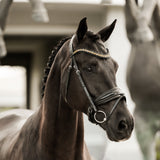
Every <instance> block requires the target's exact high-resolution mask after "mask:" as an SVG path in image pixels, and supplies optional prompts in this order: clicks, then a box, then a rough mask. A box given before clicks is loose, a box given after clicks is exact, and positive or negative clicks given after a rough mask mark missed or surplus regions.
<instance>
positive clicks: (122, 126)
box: [118, 120, 128, 131]
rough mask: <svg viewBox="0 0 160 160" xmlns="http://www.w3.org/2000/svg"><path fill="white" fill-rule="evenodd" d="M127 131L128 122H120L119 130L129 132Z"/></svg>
mask: <svg viewBox="0 0 160 160" xmlns="http://www.w3.org/2000/svg"><path fill="white" fill-rule="evenodd" d="M127 129H128V125H127V123H126V121H124V120H121V121H120V122H119V125H118V130H119V131H125V130H127Z"/></svg>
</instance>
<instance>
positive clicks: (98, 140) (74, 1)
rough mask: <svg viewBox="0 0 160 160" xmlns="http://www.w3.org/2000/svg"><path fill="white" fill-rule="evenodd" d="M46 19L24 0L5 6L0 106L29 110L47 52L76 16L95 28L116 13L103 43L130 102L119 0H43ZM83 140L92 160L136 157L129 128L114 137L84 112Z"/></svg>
mask: <svg viewBox="0 0 160 160" xmlns="http://www.w3.org/2000/svg"><path fill="white" fill-rule="evenodd" d="M43 1H44V2H45V7H46V9H47V11H48V15H49V19H50V21H49V22H48V23H40V22H38V23H37V22H34V21H33V20H32V14H31V12H32V11H31V6H30V4H29V3H28V1H25V0H15V1H14V3H13V4H12V7H11V8H10V11H9V14H8V18H7V23H6V28H5V31H4V39H5V42H6V48H7V56H5V57H4V58H3V59H2V64H3V66H0V111H3V110H6V109H11V108H27V109H33V110H35V109H36V108H37V107H38V106H39V104H40V101H41V98H40V97H41V96H40V95H41V91H40V88H41V80H42V77H43V70H44V67H45V66H46V63H47V59H48V56H49V55H50V53H51V51H52V49H53V47H54V46H55V45H56V44H57V42H58V41H59V40H60V39H61V38H62V37H65V36H68V35H71V34H73V33H74V32H75V31H76V27H77V25H78V22H79V21H80V20H81V19H82V18H83V17H87V21H88V27H89V29H90V30H92V31H95V32H96V31H98V30H99V29H101V28H103V27H104V26H106V25H108V24H110V23H111V22H112V21H113V20H114V19H117V25H116V27H115V30H114V32H113V34H112V35H111V38H110V39H109V41H108V42H107V43H106V46H107V47H108V48H109V50H110V54H111V56H112V57H113V58H114V59H115V60H116V61H117V62H118V64H119V70H118V72H117V83H118V86H119V87H120V88H121V89H122V90H123V92H124V93H125V94H126V97H127V103H128V108H129V110H130V111H131V112H132V113H133V110H134V103H133V102H132V100H131V98H130V95H129V91H128V88H127V85H126V69H127V61H128V57H129V53H130V47H131V46H130V43H129V41H128V39H127V36H126V29H125V17H124V3H125V1H124V0H43ZM85 141H86V143H87V145H88V147H89V151H90V153H91V154H92V155H93V157H95V159H96V160H102V159H104V160H106V159H107V160H115V159H118V160H128V159H129V160H135V159H136V160H142V154H141V152H140V149H139V145H138V143H137V140H136V138H135V134H134V133H133V134H132V137H131V138H130V139H129V140H128V141H126V142H120V143H114V142H110V141H109V140H108V139H107V136H106V134H105V132H104V131H103V130H102V129H101V128H99V127H98V126H95V125H92V124H91V123H89V122H88V120H87V117H86V116H85Z"/></svg>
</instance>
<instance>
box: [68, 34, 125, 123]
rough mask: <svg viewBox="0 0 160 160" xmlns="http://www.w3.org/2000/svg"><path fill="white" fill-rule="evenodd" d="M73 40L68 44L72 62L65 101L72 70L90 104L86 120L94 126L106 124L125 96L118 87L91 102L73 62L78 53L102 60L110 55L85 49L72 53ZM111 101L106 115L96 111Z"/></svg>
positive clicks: (76, 66)
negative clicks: (99, 117) (112, 103)
mask: <svg viewBox="0 0 160 160" xmlns="http://www.w3.org/2000/svg"><path fill="white" fill-rule="evenodd" d="M73 39H74V36H73V37H72V38H71V40H70V44H69V49H70V54H71V58H72V61H71V64H70V65H69V68H68V78H67V82H66V90H65V99H66V100H67V92H68V83H69V78H70V71H71V69H72V68H73V69H74V70H75V72H76V74H77V76H78V79H79V81H80V84H81V86H82V88H83V90H84V92H85V94H86V96H87V98H88V100H89V102H90V106H89V108H88V113H87V115H88V119H89V120H90V121H91V122H92V123H96V124H102V123H104V122H105V121H106V122H108V120H109V119H110V117H111V115H112V114H113V112H114V110H115V109H116V108H117V106H118V103H119V102H120V100H121V99H126V98H125V95H124V94H123V93H122V92H121V91H120V89H119V88H118V87H114V88H112V89H110V90H108V91H106V92H104V93H103V94H101V95H100V96H99V97H97V98H96V99H95V100H94V101H93V99H92V98H91V95H90V94H89V92H88V89H87V87H86V85H85V83H84V81H83V79H82V76H81V73H80V70H79V68H78V65H77V62H76V60H75V57H74V55H76V54H77V53H79V52H86V53H88V54H91V55H93V56H97V57H99V58H103V59H106V58H109V57H110V55H109V54H106V55H101V54H99V53H95V52H93V51H90V50H87V49H78V50H75V51H73ZM112 100H116V102H115V103H114V105H113V107H112V109H111V111H110V112H109V113H108V115H106V113H105V112H104V111H102V110H99V109H97V107H96V106H100V105H103V104H105V103H108V102H110V101H112ZM98 114H99V115H100V114H101V115H102V117H103V119H102V120H99V119H98Z"/></svg>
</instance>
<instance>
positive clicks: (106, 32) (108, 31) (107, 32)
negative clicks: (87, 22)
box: [98, 19, 117, 42]
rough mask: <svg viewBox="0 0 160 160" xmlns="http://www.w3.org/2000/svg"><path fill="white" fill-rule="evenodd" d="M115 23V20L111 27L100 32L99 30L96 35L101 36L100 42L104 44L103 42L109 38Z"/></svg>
mask: <svg viewBox="0 0 160 160" xmlns="http://www.w3.org/2000/svg"><path fill="white" fill-rule="evenodd" d="M116 21H117V20H116V19H115V20H114V21H113V22H112V24H111V25H109V26H107V27H105V28H103V29H102V30H100V31H99V32H98V34H99V35H100V36H101V40H102V41H103V42H105V41H106V40H107V39H108V38H109V37H110V35H111V33H112V32H113V29H114V27H115V24H116Z"/></svg>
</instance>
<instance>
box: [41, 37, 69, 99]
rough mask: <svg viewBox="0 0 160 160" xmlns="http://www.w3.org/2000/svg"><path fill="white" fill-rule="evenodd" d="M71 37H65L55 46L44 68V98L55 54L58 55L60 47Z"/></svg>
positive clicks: (42, 91) (42, 94) (42, 93)
mask: <svg viewBox="0 0 160 160" xmlns="http://www.w3.org/2000/svg"><path fill="white" fill-rule="evenodd" d="M68 39H70V37H66V38H63V39H62V40H61V41H60V42H59V43H58V44H57V46H55V47H54V49H53V50H52V53H51V55H50V56H49V58H48V62H47V66H46V67H45V69H44V76H43V80H42V89H41V97H42V98H43V96H44V90H45V86H46V82H47V78H48V74H49V72H50V70H51V66H52V63H53V61H54V58H55V56H56V55H57V53H58V51H59V49H60V48H61V47H62V45H63V44H64V43H65V42H66V41H67V40H68Z"/></svg>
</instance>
